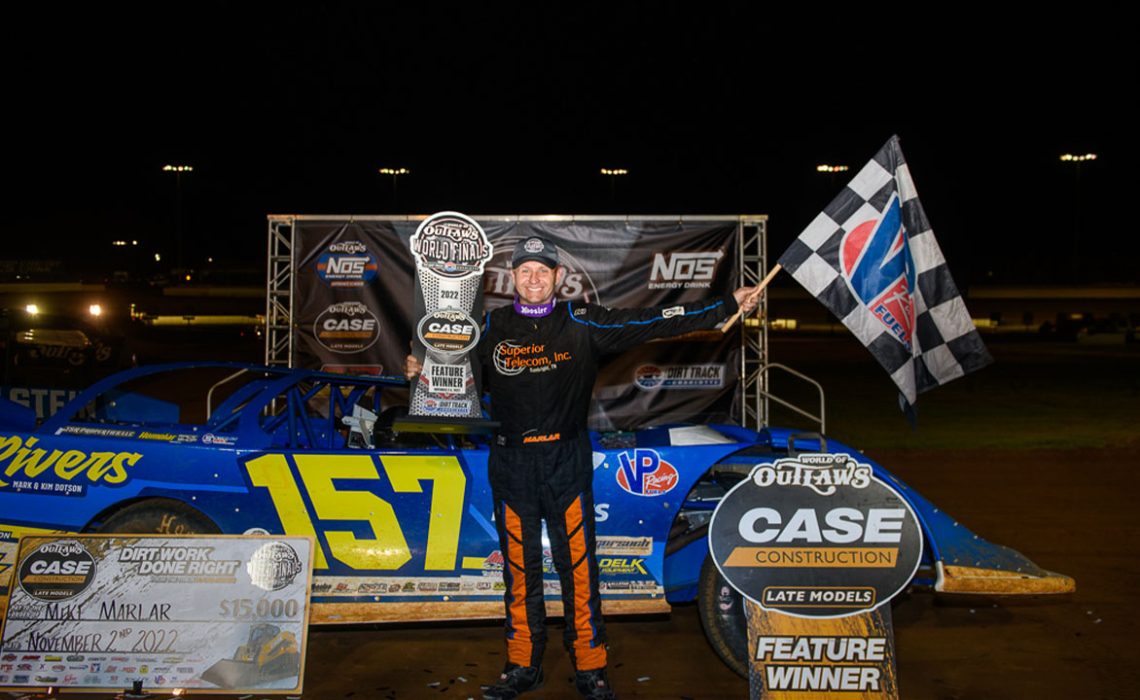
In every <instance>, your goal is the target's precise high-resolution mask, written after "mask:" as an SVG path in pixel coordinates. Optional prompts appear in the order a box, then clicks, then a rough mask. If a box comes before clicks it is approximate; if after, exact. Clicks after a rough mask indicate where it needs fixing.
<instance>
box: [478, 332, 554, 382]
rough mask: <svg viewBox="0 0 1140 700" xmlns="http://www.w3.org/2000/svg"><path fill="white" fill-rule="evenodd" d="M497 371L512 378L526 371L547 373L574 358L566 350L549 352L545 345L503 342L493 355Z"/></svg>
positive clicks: (500, 342)
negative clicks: (560, 363)
mask: <svg viewBox="0 0 1140 700" xmlns="http://www.w3.org/2000/svg"><path fill="white" fill-rule="evenodd" d="M491 359H492V360H493V361H494V363H495V371H496V372H498V373H499V374H502V375H505V376H508V377H512V376H514V375H516V374H522V373H523V372H524V371H526V370H528V369H529V370H530V371H531V372H546V371H549V370H552V369H557V367H558V363H559V362H569V361H570V360H572V359H574V358H573V356H572V355H571V354H570V353H569V352H566V351H564V350H548V349H547V347H546V345H545V344H543V343H528V344H525V345H523V344H520V343H519V342H518V341H517V340H513V339H509V340H501V341H499V344H498V345H496V346H495V350H494V351H493V352H492V353H491Z"/></svg>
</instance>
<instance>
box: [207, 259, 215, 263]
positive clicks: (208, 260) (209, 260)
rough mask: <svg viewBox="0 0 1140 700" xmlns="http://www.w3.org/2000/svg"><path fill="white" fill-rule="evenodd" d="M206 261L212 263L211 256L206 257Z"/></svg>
mask: <svg viewBox="0 0 1140 700" xmlns="http://www.w3.org/2000/svg"><path fill="white" fill-rule="evenodd" d="M206 262H208V263H212V262H214V259H213V258H206Z"/></svg>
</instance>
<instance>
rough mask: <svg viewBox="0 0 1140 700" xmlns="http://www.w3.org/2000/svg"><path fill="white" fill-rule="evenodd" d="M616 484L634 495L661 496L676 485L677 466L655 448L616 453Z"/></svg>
mask: <svg viewBox="0 0 1140 700" xmlns="http://www.w3.org/2000/svg"><path fill="white" fill-rule="evenodd" d="M618 465H619V469H618V472H617V482H618V486H620V487H622V489H624V490H625V491H628V492H629V493H632V494H633V495H634V496H663V495H665V494H667V493H669V492H670V491H672V490H673V489H674V488H675V487H676V486H677V479H678V474H677V468H676V467H674V466H673V465H672V464H669V463H668V462H666V461H665V460H664V459H662V458H661V455H659V454H658V453H657V451H656V450H633V451H632V452H629V451H626V452H619V453H618Z"/></svg>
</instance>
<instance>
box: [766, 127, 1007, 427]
mask: <svg viewBox="0 0 1140 700" xmlns="http://www.w3.org/2000/svg"><path fill="white" fill-rule="evenodd" d="M779 262H780V265H781V266H782V267H783V268H784V269H785V270H787V271H788V272H790V273H791V274H792V276H793V277H795V278H796V280H797V281H798V282H799V283H800V284H802V285H803V286H804V288H805V289H807V290H808V291H809V292H811V293H812V295H814V296H815V298H816V299H818V300H819V301H820V302H821V303H823V305H824V306H826V307H827V308H828V309H830V310H831V312H832V313H833V314H835V315H836V317H838V318H839V319H840V320H841V321H842V322H843V324H844V325H845V326H847V327H848V328H850V329H851V332H852V333H854V334H855V337H857V338H858V339H859V340H860V341H862V343H863V344H864V345H866V346H867V349H868V350H870V351H871V354H872V355H874V356H875V359H876V360H878V361H879V364H880V365H882V366H883V369H885V370H887V373H888V374H890V375H891V379H893V380H894V382H895V384H897V385H898V387H899V391H900V392H901V394H902V395H901V399H903V400H904V402H905V403H904V406H903V408H904V410H907V412H908V414H910V413H911V410H910V409H911V408H912V407H913V406H914V403H915V400H916V398H917V396H918V394H920V393H922V392H924V391H926V390H928V389H933V388H934V387H936V386H939V385H942V384H945V383H946V382H948V381H950V380H951V379H956V378H958V377H961V376H962V375H964V374H966V373H967V372H972V371H974V370H976V369H980V368H981V367H984V366H985V365H987V364H989V363H990V362H992V361H993V358H992V357H990V354H989V352H988V351H987V350H986V347H985V345H984V344H983V343H982V339H981V337H980V336H979V335H978V331H977V329H976V328H974V323H973V321H972V320H971V319H970V313H969V312H968V311H967V310H966V304H965V303H964V302H963V301H962V296H961V295H960V294H959V292H958V287H957V286H955V284H954V280H953V279H952V278H951V277H950V270H949V269H948V268H947V266H946V260H945V259H944V258H943V257H942V251H941V250H940V249H939V247H938V241H936V240H935V239H934V232H933V231H931V230H930V223H929V222H928V221H927V220H926V214H925V213H924V212H923V210H922V204H921V203H919V201H918V193H917V192H916V191H915V189H914V183H913V182H912V181H911V179H910V171H909V170H908V169H907V166H906V160H905V159H904V158H903V154H902V149H901V148H900V147H899V138H898V136H892V137H891V139H890V140H889V141H887V143H886V145H884V146H883V147H882V148H881V149H880V150H879V152H878V153H876V154H875V157H874V158H872V159H871V161H870V162H868V163H867V165H866V166H864V168H863V169H862V170H861V171H859V174H858V175H856V176H855V178H854V179H852V180H851V182H850V183H848V184H847V186H846V187H844V188H843V191H842V192H840V193H839V196H838V197H836V198H835V199H834V200H833V201H832V202H831V204H829V205H827V207H826V208H825V209H824V210H823V212H821V213H820V215H819V216H817V217H816V218H815V220H814V221H812V222H811V224H809V225H808V227H807V228H806V229H804V231H803V233H801V234H800V235H799V238H797V239H796V240H795V241H793V242H792V244H791V245H790V246H789V247H788V249H787V250H786V251H784V254H783V255H782V256H780V261H779Z"/></svg>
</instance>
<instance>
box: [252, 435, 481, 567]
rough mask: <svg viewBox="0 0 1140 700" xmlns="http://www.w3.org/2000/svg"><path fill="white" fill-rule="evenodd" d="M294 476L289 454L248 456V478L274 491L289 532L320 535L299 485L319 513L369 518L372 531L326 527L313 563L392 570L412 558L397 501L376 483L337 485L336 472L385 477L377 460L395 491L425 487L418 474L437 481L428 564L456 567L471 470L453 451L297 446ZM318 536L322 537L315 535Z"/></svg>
mask: <svg viewBox="0 0 1140 700" xmlns="http://www.w3.org/2000/svg"><path fill="white" fill-rule="evenodd" d="M293 461H294V462H295V464H296V465H297V472H298V473H299V474H300V477H301V478H300V482H301V483H298V479H296V478H295V477H294V476H293V471H292V469H291V468H290V466H289V462H288V459H287V456H286V455H285V454H281V453H276V454H266V455H261V456H259V457H255V458H253V459H251V460H249V461H247V462H246V463H245V468H246V471H247V472H248V473H249V478H250V483H252V484H253V485H254V486H255V487H261V488H265V489H267V490H268V491H269V498H270V500H271V501H272V502H273V508H274V509H275V510H276V511H277V517H278V518H279V519H280V520H281V526H282V528H283V529H284V530H285V534H287V535H311V536H313V537H317V535H318V533H317V529H316V526H315V524H314V522H313V519H312V517H310V515H309V510H308V508H306V506H305V500H304V497H303V495H302V493H301V488H302V487H303V488H304V489H305V491H306V492H307V493H308V495H309V500H310V501H311V502H312V504H313V512H314V515H315V517H316V519H317V520H359V521H363V522H366V523H368V524H369V526H371V528H372V532H373V534H374V535H375V537H373V538H358V537H357V536H356V535H355V534H354V533H352V532H350V531H346V530H325V531H324V535H325V541H326V542H327V544H328V555H327V556H326V553H325V548H324V547H321V546H318V547H317V550H316V559H315V561H314V563H313V568H316V569H327V568H329V564H328V558H327V557H328V556H332V557H333V558H334V559H336V560H338V561H340V562H342V563H344V564H346V565H347V566H349V567H350V568H353V569H358V570H359V569H363V570H375V569H379V570H385V571H395V570H397V569H399V568H400V567H402V566H404V565H405V564H407V563H408V561H410V560H411V558H412V553H411V549H410V548H409V547H408V542H407V539H406V538H405V537H404V532H403V529H402V528H401V527H400V522H399V518H398V517H397V515H396V511H395V509H394V508H393V507H392V504H391V503H389V502H388V501H385V500H384V499H382V498H380V497H379V496H377V495H376V494H374V493H372V492H371V491H357V490H350V489H337V488H336V487H335V485H334V484H333V481H334V480H336V479H377V480H378V479H380V473H379V471H378V470H377V468H376V463H377V461H379V463H380V465H381V466H382V467H383V468H384V473H385V475H386V476H387V477H388V480H389V482H390V483H391V484H392V490H393V491H394V492H396V493H423V486H422V483H421V482H424V481H431V482H432V483H433V488H432V497H431V506H430V508H431V517H430V518H429V522H428V534H427V542H426V543H425V546H424V570H425V571H453V570H455V560H456V557H457V556H458V553H459V530H460V525H461V524H462V521H463V497H464V492H465V491H466V487H467V475H466V474H464V473H463V467H462V466H461V465H460V464H459V460H458V459H457V458H456V457H454V456H450V455H385V456H380V457H378V458H374V457H373V456H372V455H367V454H331V455H330V454H296V455H293ZM317 541H318V543H319V542H320V538H319V537H317Z"/></svg>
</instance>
